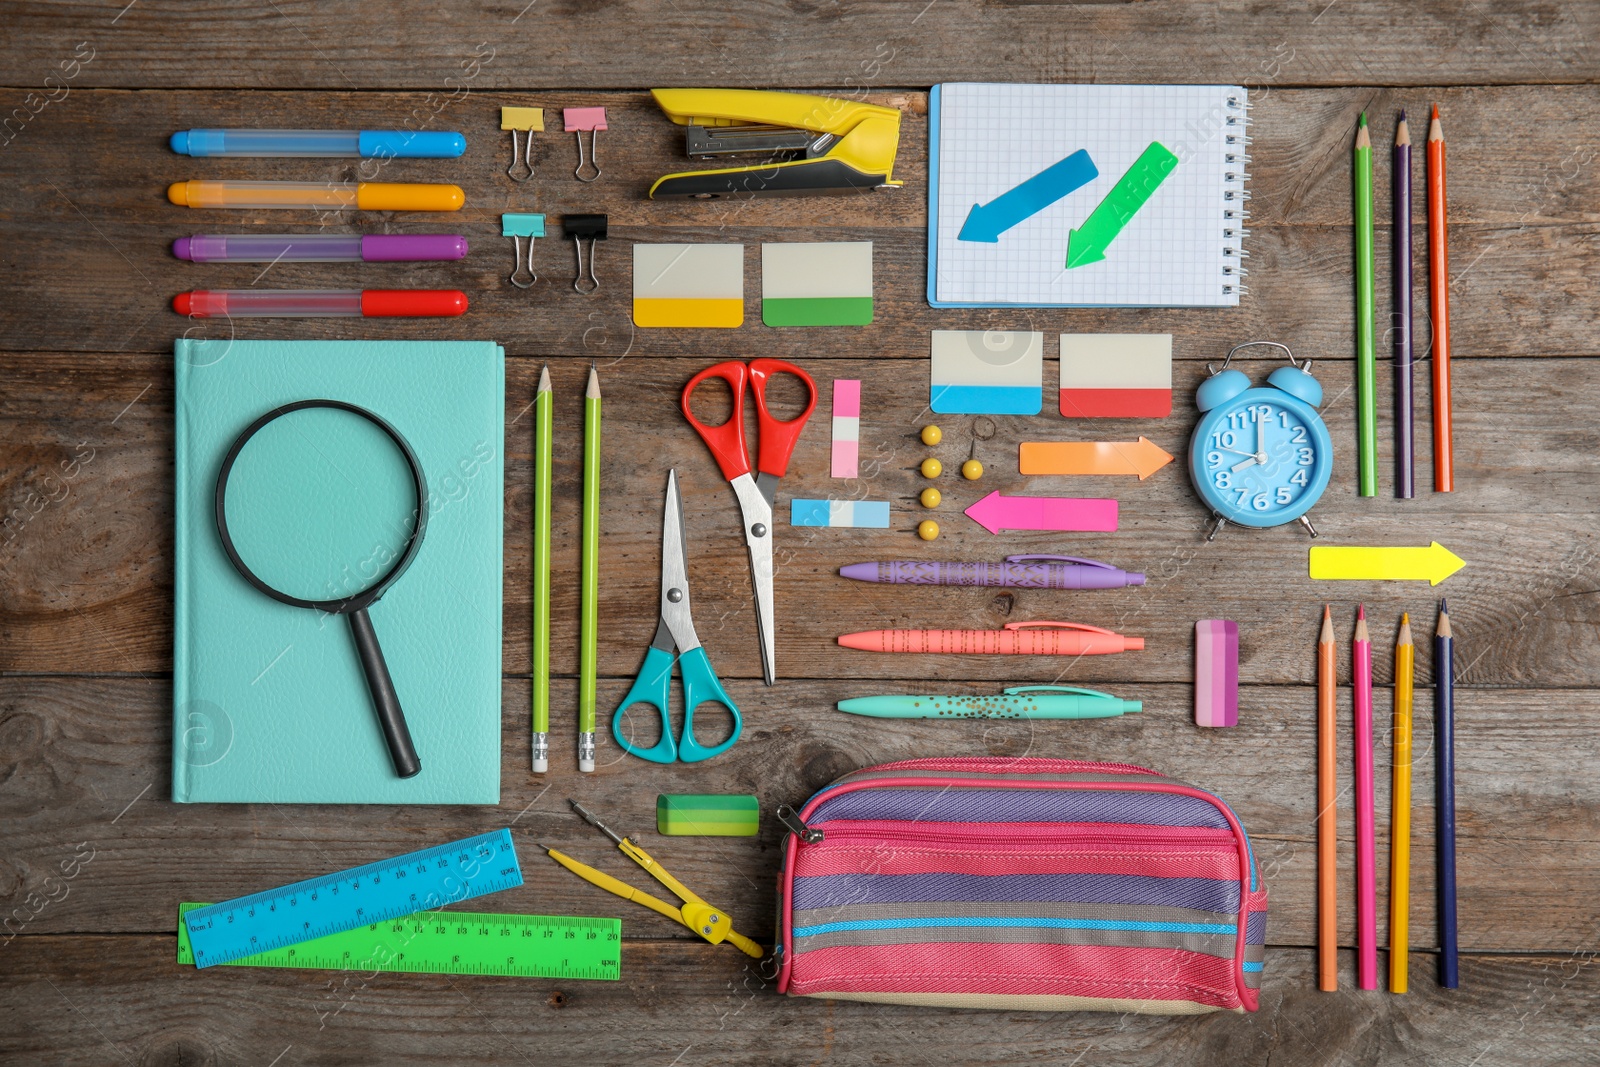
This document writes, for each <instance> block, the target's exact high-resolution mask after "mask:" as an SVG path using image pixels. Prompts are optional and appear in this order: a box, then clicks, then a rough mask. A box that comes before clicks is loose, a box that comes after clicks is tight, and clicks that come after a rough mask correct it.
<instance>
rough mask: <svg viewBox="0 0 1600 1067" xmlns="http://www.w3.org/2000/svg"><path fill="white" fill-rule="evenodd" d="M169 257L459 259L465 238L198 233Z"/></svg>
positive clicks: (330, 260)
mask: <svg viewBox="0 0 1600 1067" xmlns="http://www.w3.org/2000/svg"><path fill="white" fill-rule="evenodd" d="M172 254H173V255H175V256H177V257H178V258H179V259H188V260H193V261H194V262H196V263H220V262H234V263H359V262H362V261H365V262H368V263H385V262H388V263H393V262H401V261H406V262H410V261H415V260H425V259H460V258H462V257H463V256H465V255H466V254H467V239H466V238H465V237H461V236H459V235H458V234H453V233H372V234H366V235H365V236H363V235H361V234H339V233H275V234H214V233H197V234H195V235H194V236H193V237H180V238H178V239H177V240H176V241H174V242H172Z"/></svg>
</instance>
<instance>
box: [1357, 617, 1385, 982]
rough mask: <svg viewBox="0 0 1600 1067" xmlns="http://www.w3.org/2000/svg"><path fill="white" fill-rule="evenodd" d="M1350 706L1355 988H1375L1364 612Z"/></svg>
mask: <svg viewBox="0 0 1600 1067" xmlns="http://www.w3.org/2000/svg"><path fill="white" fill-rule="evenodd" d="M1350 656H1351V663H1352V668H1351V674H1350V702H1351V705H1352V706H1353V708H1354V711H1355V734H1354V738H1355V750H1356V753H1355V768H1356V798H1355V799H1356V986H1357V987H1358V988H1360V989H1376V988H1378V900H1377V858H1376V846H1375V837H1376V829H1375V826H1374V823H1375V820H1374V818H1373V801H1372V641H1371V640H1370V639H1369V638H1368V636H1367V609H1366V608H1365V607H1361V608H1359V609H1358V610H1357V614H1356V633H1355V639H1354V640H1353V641H1352V642H1351V644H1350Z"/></svg>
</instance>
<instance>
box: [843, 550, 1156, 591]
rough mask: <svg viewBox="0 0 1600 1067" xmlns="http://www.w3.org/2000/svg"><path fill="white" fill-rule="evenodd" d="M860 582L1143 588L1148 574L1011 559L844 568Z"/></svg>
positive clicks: (1093, 562) (1078, 561)
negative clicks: (1140, 586) (999, 561)
mask: <svg viewBox="0 0 1600 1067" xmlns="http://www.w3.org/2000/svg"><path fill="white" fill-rule="evenodd" d="M839 574H840V575H841V576H843V577H845V578H854V579H855V580H856V581H858V582H891V583H893V584H895V585H985V586H1010V587H1012V588H1017V589H1121V588H1122V587H1123V586H1126V585H1143V584H1144V575H1143V574H1141V573H1139V572H1138V571H1125V570H1121V569H1119V568H1117V567H1113V566H1112V565H1111V564H1109V563H1102V562H1100V561H1099V560H1097V559H1084V558H1082V557H1081V556H1007V557H1006V559H1005V562H1004V563H928V562H923V561H920V560H904V559H902V560H890V561H887V562H883V563H852V564H850V565H849V566H847V567H841V568H839Z"/></svg>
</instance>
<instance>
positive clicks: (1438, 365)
mask: <svg viewBox="0 0 1600 1067" xmlns="http://www.w3.org/2000/svg"><path fill="white" fill-rule="evenodd" d="M1449 246H1450V235H1449V226H1448V223H1447V222H1446V219H1445V182H1444V130H1443V129H1442V128H1441V127H1440V126H1439V105H1438V104H1434V105H1433V121H1432V122H1430V123H1429V124H1428V296H1429V300H1430V303H1431V305H1432V309H1433V488H1434V489H1435V490H1437V491H1438V492H1441V493H1448V492H1451V491H1452V490H1454V489H1455V487H1456V465H1455V453H1454V451H1453V447H1452V444H1451V426H1450V247H1449Z"/></svg>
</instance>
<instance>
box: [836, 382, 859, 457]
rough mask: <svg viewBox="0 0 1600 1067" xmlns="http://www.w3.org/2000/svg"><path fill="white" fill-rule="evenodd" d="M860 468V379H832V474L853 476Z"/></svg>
mask: <svg viewBox="0 0 1600 1067" xmlns="http://www.w3.org/2000/svg"><path fill="white" fill-rule="evenodd" d="M860 470H861V381H860V380H859V379H855V378H835V379H834V380H833V476H834V477H835V478H855V477H857V476H858V475H859V473H860Z"/></svg>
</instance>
